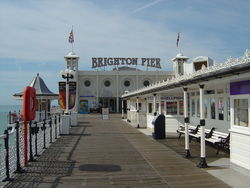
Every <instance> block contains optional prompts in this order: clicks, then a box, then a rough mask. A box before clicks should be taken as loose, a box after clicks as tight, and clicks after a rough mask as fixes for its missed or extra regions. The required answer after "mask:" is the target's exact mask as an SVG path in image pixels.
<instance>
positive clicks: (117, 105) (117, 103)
mask: <svg viewBox="0 0 250 188" xmlns="http://www.w3.org/2000/svg"><path fill="white" fill-rule="evenodd" d="M118 74H119V71H118V66H116V112H119V106H120V105H119V88H120V87H119V76H118Z"/></svg>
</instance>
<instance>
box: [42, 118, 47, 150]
mask: <svg viewBox="0 0 250 188" xmlns="http://www.w3.org/2000/svg"><path fill="white" fill-rule="evenodd" d="M42 130H43V149H46V120H45V119H44V120H43V126H42Z"/></svg>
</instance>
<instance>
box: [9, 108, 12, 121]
mask: <svg viewBox="0 0 250 188" xmlns="http://www.w3.org/2000/svg"><path fill="white" fill-rule="evenodd" d="M11 118H12V117H11V111H9V124H11Z"/></svg>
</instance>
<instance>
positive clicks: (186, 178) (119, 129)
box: [5, 115, 228, 188]
mask: <svg viewBox="0 0 250 188" xmlns="http://www.w3.org/2000/svg"><path fill="white" fill-rule="evenodd" d="M79 121H80V122H79V126H77V127H73V128H71V134H70V135H69V136H62V137H61V138H60V139H58V140H57V141H56V142H55V143H54V144H53V145H52V146H51V147H50V148H49V149H48V150H46V151H45V152H44V153H43V154H42V156H40V157H39V158H38V160H37V162H32V163H29V166H28V167H27V168H26V173H24V174H17V175H16V176H15V181H13V182H11V183H8V184H7V185H6V186H5V187H11V188H12V187H22V188H25V187H39V188H42V187H44V188H45V187H46V188H47V187H65V188H66V187H67V188H68V187H91V188H95V187H104V188H106V187H107V188H108V187H115V188H120V187H122V188H132V187H145V188H146V187H147V188H160V187H190V188H191V187H192V188H194V187H199V188H200V187H213V188H214V187H228V186H227V185H226V184H224V183H223V182H222V181H220V180H218V179H217V178H215V177H214V176H212V175H210V174H208V173H207V172H206V171H205V170H203V169H199V168H197V167H196V164H194V163H193V162H191V161H189V160H187V159H184V158H182V157H181V156H180V155H179V154H177V153H176V152H175V151H173V150H172V149H170V148H169V147H168V146H166V145H164V144H161V143H159V142H157V141H155V140H153V139H151V138H150V137H148V136H145V135H144V134H142V133H140V132H139V131H138V130H137V129H134V128H132V127H130V126H128V125H127V124H126V123H125V122H123V121H121V119H120V116H119V115H112V117H111V119H110V120H101V119H100V116H99V115H85V116H81V117H80V118H79Z"/></svg>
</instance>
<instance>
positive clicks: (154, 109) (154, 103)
mask: <svg viewBox="0 0 250 188" xmlns="http://www.w3.org/2000/svg"><path fill="white" fill-rule="evenodd" d="M153 111H154V116H156V115H157V112H156V93H155V94H154V99H153Z"/></svg>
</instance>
